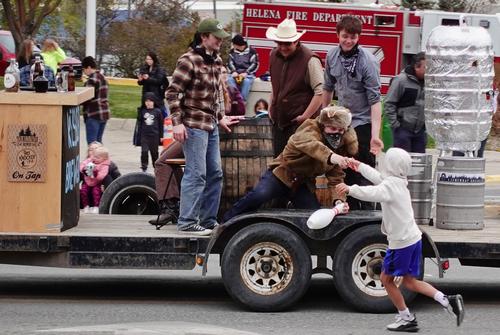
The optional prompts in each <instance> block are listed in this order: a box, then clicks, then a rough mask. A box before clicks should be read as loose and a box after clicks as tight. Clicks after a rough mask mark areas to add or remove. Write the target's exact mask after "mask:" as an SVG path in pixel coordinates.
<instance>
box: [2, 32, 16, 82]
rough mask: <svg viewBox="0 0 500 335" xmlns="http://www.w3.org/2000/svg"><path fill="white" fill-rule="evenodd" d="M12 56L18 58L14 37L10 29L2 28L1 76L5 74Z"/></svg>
mask: <svg viewBox="0 0 500 335" xmlns="http://www.w3.org/2000/svg"><path fill="white" fill-rule="evenodd" d="M11 58H16V45H15V43H14V38H13V37H12V34H11V33H10V31H8V30H0V76H3V75H4V73H5V69H6V68H7V66H9V60H10V59H11Z"/></svg>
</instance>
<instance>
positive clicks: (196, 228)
mask: <svg viewBox="0 0 500 335" xmlns="http://www.w3.org/2000/svg"><path fill="white" fill-rule="evenodd" d="M179 231H180V232H183V233H190V234H195V235H200V236H206V235H210V234H211V233H212V229H206V228H203V227H202V226H200V225H199V224H197V223H194V224H192V225H190V226H188V227H186V228H182V229H179Z"/></svg>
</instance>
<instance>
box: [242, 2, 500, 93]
mask: <svg viewBox="0 0 500 335" xmlns="http://www.w3.org/2000/svg"><path fill="white" fill-rule="evenodd" d="M347 14H351V15H355V16H357V17H359V18H360V19H361V21H362V23H363V32H362V34H361V37H360V40H359V43H360V44H361V45H362V46H363V47H365V48H366V49H369V50H370V51H371V52H372V53H373V54H374V55H375V56H376V57H377V59H378V60H379V61H380V74H381V76H380V77H381V82H382V93H385V92H386V91H387V88H388V85H389V81H390V80H391V78H392V77H394V76H395V75H397V74H399V72H401V69H402V68H403V66H404V65H406V64H407V63H408V61H409V59H410V58H411V56H412V55H414V54H416V53H418V52H419V51H422V50H424V49H425V42H426V40H427V38H428V36H429V34H430V32H431V30H432V29H433V28H434V27H436V26H438V25H458V24H459V22H460V21H459V20H460V15H461V14H462V13H451V12H441V11H422V12H419V11H417V12H415V11H409V10H405V9H399V8H398V7H396V6H385V7H379V6H377V7H374V6H370V5H361V4H359V5H356V4H352V3H350V4H338V3H321V2H289V3H284V2H279V3H262V2H246V3H245V5H244V8H243V26H242V33H243V35H244V36H246V37H247V38H248V42H249V44H250V45H251V46H253V47H254V48H255V49H256V50H257V52H258V54H259V58H260V62H261V65H260V68H259V73H258V75H260V74H262V73H264V72H265V71H267V70H268V68H269V53H270V51H271V50H272V48H274V46H275V43H274V42H273V41H270V40H268V39H266V36H265V34H266V30H267V28H268V27H270V26H277V25H278V24H279V23H280V22H281V21H283V20H284V19H286V18H292V19H294V20H295V22H296V24H297V29H299V30H300V31H302V30H306V31H307V32H306V34H304V36H303V37H302V38H301V41H302V42H303V43H304V44H305V45H306V46H307V47H309V48H310V49H312V50H313V51H315V52H316V53H318V54H319V55H320V57H322V58H323V59H324V57H325V56H326V53H327V52H328V50H330V49H331V48H332V47H333V46H336V45H337V44H338V39H337V34H336V30H335V27H336V24H337V22H338V21H339V20H340V19H341V18H342V16H343V15H347ZM464 20H465V21H466V23H467V24H469V25H478V26H482V27H484V28H486V29H488V30H489V31H490V34H491V36H492V37H493V36H497V34H495V32H500V20H499V16H496V15H483V14H467V15H466V16H465V18H464ZM493 43H494V50H495V56H498V55H500V43H499V42H498V41H494V42H493ZM499 60H500V59H499Z"/></svg>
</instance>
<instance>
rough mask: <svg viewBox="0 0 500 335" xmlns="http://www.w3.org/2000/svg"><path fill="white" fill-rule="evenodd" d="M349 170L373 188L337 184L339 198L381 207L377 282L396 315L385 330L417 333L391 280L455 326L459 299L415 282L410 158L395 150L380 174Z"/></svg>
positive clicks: (416, 240) (357, 165) (417, 258)
mask: <svg viewBox="0 0 500 335" xmlns="http://www.w3.org/2000/svg"><path fill="white" fill-rule="evenodd" d="M349 168H351V169H353V170H355V171H357V172H359V173H361V174H362V175H363V177H365V178H366V179H368V180H369V181H371V182H372V183H373V184H374V186H358V185H352V186H347V185H346V184H344V183H342V184H338V185H337V187H336V190H337V192H338V193H339V194H344V193H346V194H349V195H350V196H352V197H354V198H357V199H359V200H364V201H372V202H380V203H381V206H382V233H384V234H385V235H386V236H387V240H388V242H389V248H388V249H387V253H386V255H385V258H384V264H383V267H382V274H381V277H380V279H381V281H382V284H384V287H385V289H386V291H387V294H388V295H389V298H390V299H391V301H392V303H393V304H394V306H395V307H396V308H397V309H398V312H399V315H397V316H396V322H394V323H391V324H390V325H388V326H387V329H388V330H392V331H405V332H417V331H418V330H419V329H418V324H417V319H416V318H415V315H414V314H411V313H410V311H409V310H408V307H407V306H406V304H405V301H404V297H403V295H402V294H401V291H400V290H399V288H398V287H397V286H396V285H395V283H394V277H396V276H401V277H403V285H404V286H405V287H406V288H407V289H409V290H411V291H414V292H418V293H421V294H423V295H426V296H428V297H431V298H434V300H436V301H437V302H439V303H440V304H441V305H442V306H443V307H444V308H445V309H447V310H448V311H450V312H452V313H453V314H455V315H456V318H457V326H460V324H461V323H462V320H463V317H464V314H465V310H464V303H463V299H462V296H461V295H459V294H457V295H450V296H446V295H444V294H443V293H442V292H440V291H438V290H437V289H435V288H434V287H433V286H432V285H430V284H429V283H426V282H424V281H421V280H418V279H417V278H419V276H420V271H421V269H420V263H421V257H422V233H421V232H420V229H419V228H418V226H417V224H416V223H415V219H414V216H413V208H412V206H411V198H410V192H409V190H408V187H407V185H408V181H407V176H408V173H409V172H410V169H411V157H410V155H409V154H408V153H407V152H406V151H404V150H403V149H399V148H391V149H389V150H388V151H387V153H386V154H385V168H384V170H385V171H384V172H383V173H382V174H381V173H380V172H378V171H377V170H375V169H374V168H372V167H370V166H369V165H366V164H364V163H361V162H359V161H357V160H355V159H350V163H349Z"/></svg>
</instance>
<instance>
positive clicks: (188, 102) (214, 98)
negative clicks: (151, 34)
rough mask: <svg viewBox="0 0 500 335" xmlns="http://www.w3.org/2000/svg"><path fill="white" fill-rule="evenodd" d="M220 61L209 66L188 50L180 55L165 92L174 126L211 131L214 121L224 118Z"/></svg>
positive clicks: (217, 60)
mask: <svg viewBox="0 0 500 335" xmlns="http://www.w3.org/2000/svg"><path fill="white" fill-rule="evenodd" d="M222 65H223V64H222V59H221V58H220V57H217V58H216V59H215V62H214V63H213V64H206V63H205V62H204V61H203V58H202V57H201V56H200V55H199V54H197V53H195V52H194V51H192V50H190V51H188V52H187V53H185V54H184V55H182V56H181V57H180V58H179V59H178V61H177V66H176V68H175V70H174V73H173V74H172V81H171V83H170V86H169V87H168V88H167V91H166V92H165V96H166V99H167V102H168V104H169V107H170V111H171V112H172V123H173V125H174V126H176V125H179V124H184V125H185V126H187V127H190V128H198V129H202V130H207V131H211V130H213V129H214V120H215V121H218V120H220V119H221V118H222V117H223V116H224V94H223V87H222V81H221V80H220V73H221V71H220V68H221V66H222Z"/></svg>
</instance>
